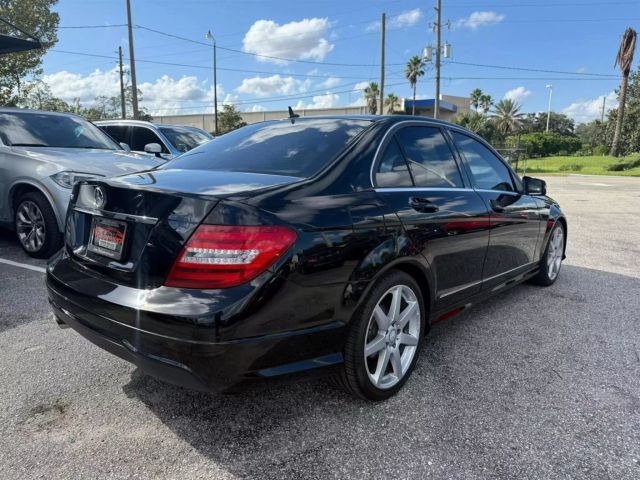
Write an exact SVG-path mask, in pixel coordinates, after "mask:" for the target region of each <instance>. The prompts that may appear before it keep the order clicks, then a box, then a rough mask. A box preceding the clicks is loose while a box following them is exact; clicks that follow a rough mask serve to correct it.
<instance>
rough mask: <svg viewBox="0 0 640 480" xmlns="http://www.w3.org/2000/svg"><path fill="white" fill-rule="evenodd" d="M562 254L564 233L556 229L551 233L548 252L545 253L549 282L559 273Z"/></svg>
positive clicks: (559, 228) (560, 229)
mask: <svg viewBox="0 0 640 480" xmlns="http://www.w3.org/2000/svg"><path fill="white" fill-rule="evenodd" d="M563 254H564V231H563V230H562V227H558V228H556V229H555V230H554V231H553V234H552V236H551V240H549V251H548V252H547V274H548V275H549V280H555V278H556V277H557V276H558V274H559V273H560V266H561V264H562V256H563Z"/></svg>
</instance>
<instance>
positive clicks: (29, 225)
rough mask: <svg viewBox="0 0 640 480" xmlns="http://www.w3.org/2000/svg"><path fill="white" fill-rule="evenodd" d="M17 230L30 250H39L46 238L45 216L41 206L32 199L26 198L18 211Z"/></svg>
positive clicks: (23, 243)
mask: <svg viewBox="0 0 640 480" xmlns="http://www.w3.org/2000/svg"><path fill="white" fill-rule="evenodd" d="M16 230H17V233H18V239H19V240H20V243H21V244H22V246H23V247H24V249H25V250H27V251H28V252H37V251H39V250H40V249H41V248H42V245H43V244H44V241H45V238H46V228H45V224H44V216H43V215H42V211H41V210H40V207H38V205H36V203H35V202H32V201H31V200H25V201H24V202H22V203H21V204H20V205H19V206H18V210H17V212H16Z"/></svg>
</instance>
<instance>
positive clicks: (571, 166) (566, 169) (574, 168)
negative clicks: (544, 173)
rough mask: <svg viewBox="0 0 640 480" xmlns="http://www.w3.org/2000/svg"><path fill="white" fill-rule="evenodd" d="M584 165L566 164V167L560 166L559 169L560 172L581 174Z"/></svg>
mask: <svg viewBox="0 0 640 480" xmlns="http://www.w3.org/2000/svg"><path fill="white" fill-rule="evenodd" d="M583 167H584V165H581V164H579V163H566V164H564V165H560V166H559V167H558V171H559V172H579V171H580V170H582V169H583Z"/></svg>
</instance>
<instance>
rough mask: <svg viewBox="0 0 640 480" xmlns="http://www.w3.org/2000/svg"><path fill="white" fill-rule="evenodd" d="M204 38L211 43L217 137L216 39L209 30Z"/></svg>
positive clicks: (214, 115) (216, 132)
mask: <svg viewBox="0 0 640 480" xmlns="http://www.w3.org/2000/svg"><path fill="white" fill-rule="evenodd" d="M205 37H206V38H207V39H209V40H211V42H212V43H213V118H214V135H215V136H218V79H217V70H218V69H217V67H216V39H215V38H214V37H213V34H212V33H211V30H209V31H208V32H207V34H206V35H205Z"/></svg>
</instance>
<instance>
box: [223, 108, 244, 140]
mask: <svg viewBox="0 0 640 480" xmlns="http://www.w3.org/2000/svg"><path fill="white" fill-rule="evenodd" d="M246 124H247V122H245V121H244V120H243V119H242V115H240V112H239V111H238V109H237V108H236V107H235V105H230V104H226V105H223V106H222V112H219V113H218V131H219V134H220V135H222V134H223V133H227V132H230V131H232V130H235V129H237V128H240V127H244V126H245V125H246Z"/></svg>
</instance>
